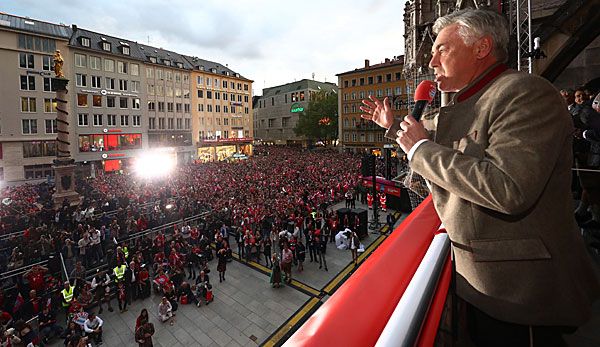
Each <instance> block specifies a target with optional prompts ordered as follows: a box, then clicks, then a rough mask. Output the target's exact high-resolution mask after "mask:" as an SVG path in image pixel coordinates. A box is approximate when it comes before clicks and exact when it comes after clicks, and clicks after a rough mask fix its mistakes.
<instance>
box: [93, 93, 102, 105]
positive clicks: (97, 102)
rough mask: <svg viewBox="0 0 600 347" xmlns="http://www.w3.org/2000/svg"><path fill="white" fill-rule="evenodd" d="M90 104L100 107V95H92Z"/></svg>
mask: <svg viewBox="0 0 600 347" xmlns="http://www.w3.org/2000/svg"><path fill="white" fill-rule="evenodd" d="M92 106H93V107H102V95H92Z"/></svg>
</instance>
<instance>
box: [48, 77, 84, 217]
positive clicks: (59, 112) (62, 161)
mask: <svg viewBox="0 0 600 347" xmlns="http://www.w3.org/2000/svg"><path fill="white" fill-rule="evenodd" d="M68 83H69V80H68V79H66V78H64V77H59V78H52V87H53V88H54V90H55V91H56V103H57V105H56V122H57V128H58V129H57V131H58V136H57V139H56V144H57V151H56V159H54V165H53V168H54V181H55V186H56V192H55V193H54V195H53V196H52V198H53V200H54V206H60V205H63V204H64V203H65V200H66V201H67V202H68V204H69V205H79V204H80V203H81V200H82V197H80V196H79V193H77V192H76V191H75V170H74V169H75V164H74V162H75V160H74V159H73V158H71V152H70V151H69V145H70V143H69V122H68V116H69V112H68V111H67V105H68V101H67V93H68V91H67V84H68Z"/></svg>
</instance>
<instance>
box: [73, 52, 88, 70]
mask: <svg viewBox="0 0 600 347" xmlns="http://www.w3.org/2000/svg"><path fill="white" fill-rule="evenodd" d="M86 58H87V57H86V56H85V54H77V53H75V66H77V67H85V66H86V64H85V63H86V60H87V59H86Z"/></svg>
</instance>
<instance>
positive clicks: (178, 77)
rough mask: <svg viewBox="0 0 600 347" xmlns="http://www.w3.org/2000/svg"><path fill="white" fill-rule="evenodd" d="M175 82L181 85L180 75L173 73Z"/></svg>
mask: <svg viewBox="0 0 600 347" xmlns="http://www.w3.org/2000/svg"><path fill="white" fill-rule="evenodd" d="M175 82H177V83H181V74H180V73H179V72H176V73H175Z"/></svg>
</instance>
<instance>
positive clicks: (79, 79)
mask: <svg viewBox="0 0 600 347" xmlns="http://www.w3.org/2000/svg"><path fill="white" fill-rule="evenodd" d="M75 85H76V86H77V87H87V75H84V74H80V73H78V74H75Z"/></svg>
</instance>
